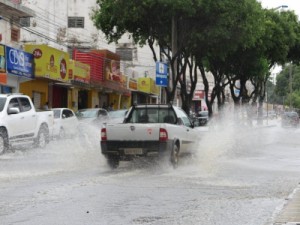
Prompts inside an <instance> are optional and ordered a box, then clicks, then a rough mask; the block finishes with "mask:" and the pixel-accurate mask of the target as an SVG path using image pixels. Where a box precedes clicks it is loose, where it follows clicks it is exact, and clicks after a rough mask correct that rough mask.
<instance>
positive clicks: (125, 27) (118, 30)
mask: <svg viewBox="0 0 300 225" xmlns="http://www.w3.org/2000/svg"><path fill="white" fill-rule="evenodd" d="M97 3H98V5H99V9H98V10H95V11H94V12H93V15H92V18H93V21H94V24H95V25H96V26H97V28H98V29H100V30H102V32H104V34H105V36H106V38H107V40H108V41H109V42H116V43H117V42H118V40H119V39H120V38H121V37H122V36H123V35H124V34H130V35H131V37H132V39H133V41H134V43H136V44H137V45H140V46H143V45H149V47H150V48H151V50H152V52H153V60H154V61H166V62H168V63H169V67H170V78H171V84H170V85H169V86H168V87H166V88H165V91H166V93H167V98H168V99H167V100H168V101H172V100H173V99H174V95H175V89H176V86H177V85H178V84H179V85H180V88H181V92H180V94H181V98H182V102H183V105H182V108H183V109H184V110H185V111H186V112H187V113H189V112H190V106H191V102H192V98H193V93H194V90H195V88H196V84H197V82H198V79H199V77H201V78H202V80H203V84H204V87H205V95H206V98H205V99H206V104H207V106H208V110H209V113H210V115H212V113H213V111H212V109H213V108H212V104H213V103H217V104H218V108H219V110H221V109H222V107H223V106H224V104H225V102H226V98H232V99H233V101H234V103H235V104H236V105H240V104H242V105H246V104H253V103H259V105H260V108H261V109H262V103H263V101H264V99H265V96H266V89H267V88H266V87H267V83H268V80H269V78H270V72H269V71H270V69H271V68H272V67H273V66H274V65H283V66H285V65H286V64H288V63H292V64H297V63H298V62H299V57H300V24H299V21H298V18H297V16H296V15H295V13H294V12H293V11H289V10H278V9H264V8H262V6H261V4H260V3H259V2H257V1H256V0H234V1H232V0H206V1H203V0H172V1H169V0H126V1H125V0H120V1H111V0H98V1H97ZM156 45H157V46H158V48H156ZM156 49H159V50H158V51H156ZM284 68H285V67H284ZM208 71H209V72H211V73H212V75H213V77H214V83H213V84H210V83H209V82H208V79H207V77H206V74H207V73H206V72H208ZM280 79H281V78H280V77H279V82H278V83H279V84H280ZM237 84H239V85H238V86H237ZM248 84H251V85H248ZM210 85H211V86H212V87H213V89H212V93H211V95H210V96H208V93H209V89H210ZM189 86H190V87H189ZM249 86H251V88H249ZM299 86H300V84H299ZM227 87H229V88H230V92H231V95H230V96H226V95H225V88H227ZM281 88H282V87H281ZM281 88H278V90H277V89H276V88H275V89H276V93H277V95H278V96H288V95H286V93H280V92H281V91H282V90H281ZM236 89H238V90H239V92H238V94H236V91H235V90H236ZM284 89H287V87H286V86H285V87H284ZM274 93H275V92H274ZM281 94H282V95H281ZM299 96H300V91H299V90H298V92H296V86H295V93H293V94H292V95H291V96H290V97H292V98H294V100H293V102H295V104H296V102H299V104H300V97H299ZM298 99H299V101H298ZM261 112H262V110H261Z"/></svg>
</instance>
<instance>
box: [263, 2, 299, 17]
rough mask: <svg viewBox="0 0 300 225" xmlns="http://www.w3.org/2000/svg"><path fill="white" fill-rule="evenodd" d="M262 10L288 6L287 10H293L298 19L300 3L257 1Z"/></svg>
mask: <svg viewBox="0 0 300 225" xmlns="http://www.w3.org/2000/svg"><path fill="white" fill-rule="evenodd" d="M259 1H260V2H261V5H262V6H263V7H264V8H268V9H271V8H276V7H278V6H281V5H286V6H288V8H287V9H288V10H294V11H295V13H296V14H297V15H298V17H300V1H299V0H259Z"/></svg>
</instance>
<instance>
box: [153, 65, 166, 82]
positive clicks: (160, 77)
mask: <svg viewBox="0 0 300 225" xmlns="http://www.w3.org/2000/svg"><path fill="white" fill-rule="evenodd" d="M155 84H156V85H157V86H163V87H167V86H168V65H167V64H166V63H162V62H156V79H155Z"/></svg>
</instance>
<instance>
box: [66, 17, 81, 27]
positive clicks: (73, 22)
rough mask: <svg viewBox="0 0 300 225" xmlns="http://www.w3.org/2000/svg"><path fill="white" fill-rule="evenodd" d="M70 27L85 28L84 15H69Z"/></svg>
mask: <svg viewBox="0 0 300 225" xmlns="http://www.w3.org/2000/svg"><path fill="white" fill-rule="evenodd" d="M68 27H69V28H84V17H69V18H68Z"/></svg>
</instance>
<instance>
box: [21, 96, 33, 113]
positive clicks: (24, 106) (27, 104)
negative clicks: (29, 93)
mask: <svg viewBox="0 0 300 225" xmlns="http://www.w3.org/2000/svg"><path fill="white" fill-rule="evenodd" d="M20 102H21V106H22V112H26V111H29V110H31V105H30V102H29V100H28V99H27V98H20Z"/></svg>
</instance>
